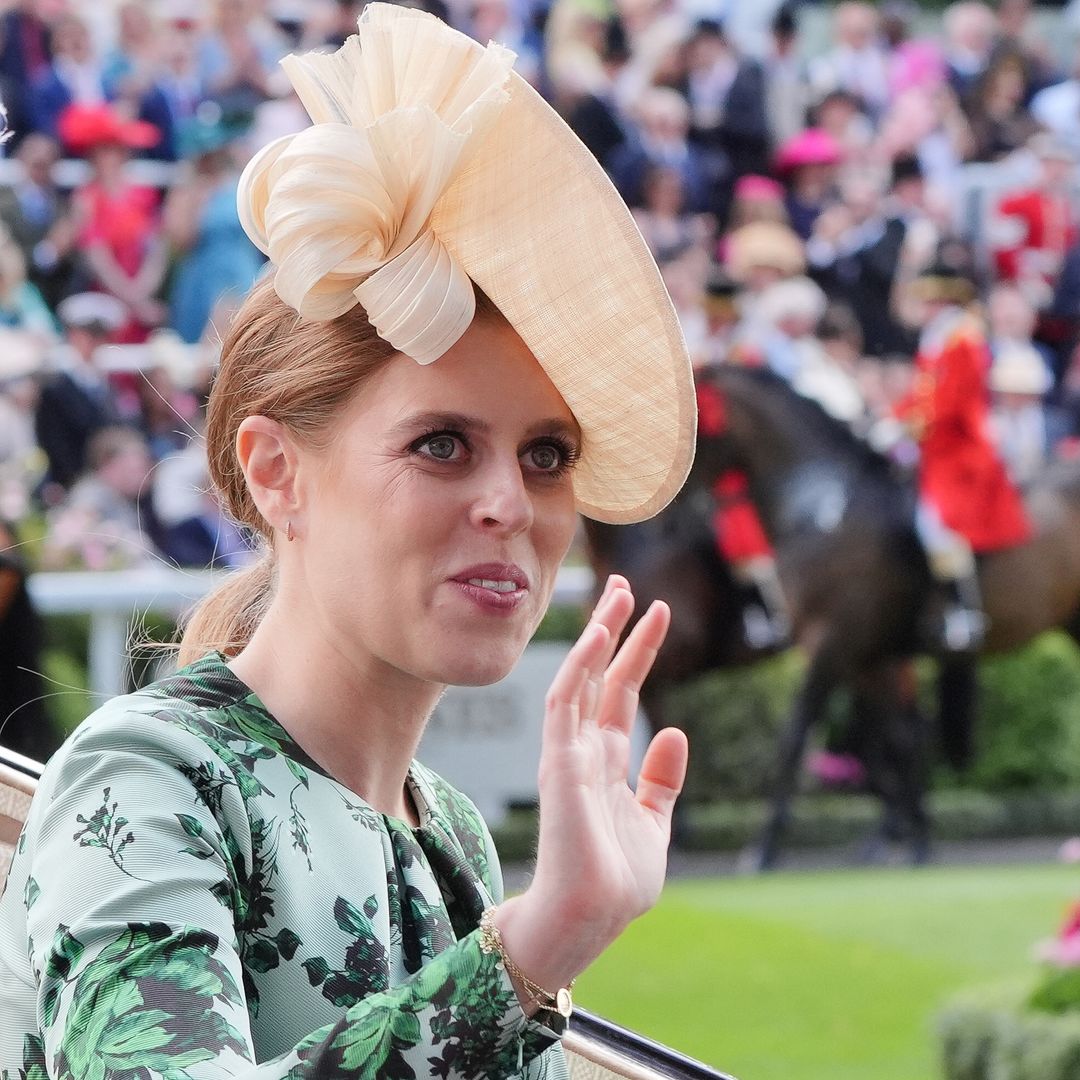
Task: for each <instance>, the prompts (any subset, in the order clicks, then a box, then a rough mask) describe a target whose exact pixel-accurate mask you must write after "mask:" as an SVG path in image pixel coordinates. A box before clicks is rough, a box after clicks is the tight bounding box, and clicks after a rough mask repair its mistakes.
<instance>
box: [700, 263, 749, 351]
mask: <svg viewBox="0 0 1080 1080" xmlns="http://www.w3.org/2000/svg"><path fill="white" fill-rule="evenodd" d="M738 293H739V287H738V285H737V284H736V283H735V281H734V280H733V279H732V278H731V277H730V276H728V274H726V273H725V272H724V271H723V270H721V269H720V268H719V267H713V269H712V270H711V272H710V274H709V277H708V280H707V281H706V283H705V297H704V304H703V309H702V310H703V312H704V315H705V333H704V336H703V338H702V341H701V346H700V348H699V350H698V353H697V354H696V355H694V354H691V359H692V360H693V361H694V364H695V366H698V367H700V366H703V365H707V364H723V363H726V362H727V361H728V360H729V359H730V356H731V351H732V348H733V346H734V345H735V331H736V328H737V327H738V325H739V303H738Z"/></svg>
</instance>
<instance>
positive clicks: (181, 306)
mask: <svg viewBox="0 0 1080 1080" xmlns="http://www.w3.org/2000/svg"><path fill="white" fill-rule="evenodd" d="M180 131H181V147H182V153H183V156H184V157H185V158H187V159H188V160H189V161H190V170H191V171H190V173H189V175H188V177H187V182H186V183H182V184H177V185H175V186H174V187H173V188H172V189H171V190H170V191H169V194H168V196H167V197H166V199H165V206H164V209H163V211H162V222H163V226H164V235H165V239H166V240H167V241H168V243H169V246H170V248H171V250H172V254H173V257H174V260H175V263H174V268H173V273H172V280H171V283H170V285H169V308H170V319H169V321H170V324H171V326H172V328H173V329H174V330H175V331H176V332H177V333H178V334H179V335H180V337H181V338H183V340H184V341H185V342H187V343H188V344H194V343H195V342H197V341H198V340H199V338H200V337H201V336H202V335H203V333H204V332H205V330H206V328H207V325H206V324H207V322H208V321H209V319H210V313H211V312H212V311H213V310H214V305H215V304H216V303H217V302H218V301H219V300H220V299H221V298H222V297H223V296H225V295H226V294H231V295H235V296H236V298H237V299H239V298H240V297H241V296H243V295H244V294H245V293H246V292H247V291H248V289H250V288H251V286H252V284H253V283H254V281H255V279H256V278H257V277H258V276H259V271H260V270H261V268H262V265H263V259H262V255H261V254H260V253H259V252H258V251H257V250H256V249H255V248H254V247H253V246H252V244H251V242H250V241H249V240H248V238H247V236H245V235H244V232H243V230H242V229H241V227H240V219H239V218H238V217H237V214H236V188H237V181H238V180H239V178H240V169H239V166H238V165H237V164H236V158H237V157H238V156H239V150H238V148H237V146H236V141H237V137H238V133H237V132H236V131H234V130H232V129H231V128H230V127H229V126H228V125H226V124H225V123H224V122H223V121H221V120H218V121H217V122H216V123H206V122H203V121H201V120H198V119H193V120H191V121H190V122H189V123H188V124H186V125H183V126H182V127H181V129H180Z"/></svg>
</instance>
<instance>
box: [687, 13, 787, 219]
mask: <svg viewBox="0 0 1080 1080" xmlns="http://www.w3.org/2000/svg"><path fill="white" fill-rule="evenodd" d="M685 56H686V74H685V83H684V85H683V86H682V87H681V89H682V90H683V92H684V94H685V96H686V100H687V101H688V102H689V103H690V138H691V139H692V141H693V142H694V143H695V145H697V146H699V147H701V149H702V151H704V153H705V155H706V160H707V162H708V164H707V170H708V174H709V180H710V183H711V184H713V185H716V184H718V183H719V182H720V181H721V180H724V179H726V178H727V177H730V176H736V177H738V176H742V175H744V174H745V173H760V172H764V171H765V169H766V167H767V165H768V155H769V124H768V119H767V117H766V113H765V104H766V94H765V75H764V71H763V69H762V66H761V64H760V63H758V61H756V60H752V59H748V58H746V57H743V56H740V55H739V54H738V53H737V52H736V50H735V48H734V47H733V46H732V44H731V43H730V42H729V41H728V39H727V37H725V35H724V32H723V29H722V28H721V26H720V24H719V23H716V22H713V21H711V20H708V19H703V20H701V21H700V22H699V23H698V24H697V25H696V26H695V27H694V30H693V33H692V34H691V36H690V39H689V41H687V43H686V53H685ZM716 195H719V196H720V197H719V198H718V199H717V198H716V197H714V200H713V202H712V203H711V204H710V205H711V206H713V207H714V208H715V209H717V211H718V212H719V213H720V214H721V216H722V215H723V213H724V210H725V203H726V200H725V199H724V198H723V197H722V195H723V193H722V192H719V193H716Z"/></svg>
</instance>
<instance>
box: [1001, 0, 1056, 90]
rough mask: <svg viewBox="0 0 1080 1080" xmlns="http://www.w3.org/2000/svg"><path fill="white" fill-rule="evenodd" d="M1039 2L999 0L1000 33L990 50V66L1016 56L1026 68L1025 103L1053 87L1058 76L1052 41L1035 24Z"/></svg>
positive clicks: (1024, 74)
mask: <svg viewBox="0 0 1080 1080" xmlns="http://www.w3.org/2000/svg"><path fill="white" fill-rule="evenodd" d="M1034 13H1035V5H1034V4H1032V2H1031V0H999V2H998V5H997V19H998V35H997V40H996V41H995V42H994V47H993V49H991V52H990V61H989V66H991V67H993V66H994V65H995V64H996V63H998V62H999V61H1000V60H1002V59H1004V58H1005V57H1012V58H1015V59H1016V60H1017V61H1018V62H1019V64H1020V67H1021V70H1022V71H1023V77H1024V102H1025V104H1027V103H1029V102H1030V101H1031V99H1032V97H1033V95H1034V94H1035V93H1036V92H1037V91H1039V90H1041V89H1043V88H1044V87H1046V86H1049V85H1050V84H1051V83H1053V82H1054V80H1055V77H1056V69H1057V63H1056V61H1055V59H1054V56H1053V54H1052V49H1051V42H1050V41H1049V40H1048V39H1047V38H1046V36H1045V34H1043V33H1042V32H1041V31H1040V29H1039V28H1038V27H1037V26H1036V25H1035V24H1034V21H1033V19H1032V15H1034Z"/></svg>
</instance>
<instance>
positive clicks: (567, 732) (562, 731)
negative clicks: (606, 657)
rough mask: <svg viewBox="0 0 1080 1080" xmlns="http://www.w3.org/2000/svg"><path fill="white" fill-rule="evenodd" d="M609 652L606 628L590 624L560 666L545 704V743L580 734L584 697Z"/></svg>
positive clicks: (564, 739) (597, 624) (563, 739)
mask: <svg viewBox="0 0 1080 1080" xmlns="http://www.w3.org/2000/svg"><path fill="white" fill-rule="evenodd" d="M607 648H608V631H607V628H606V627H605V626H603V625H602V624H599V623H590V624H589V625H588V626H587V627H585V629H584V631H583V632H582V634H581V637H579V638H578V639H577V641H576V642H575V643H574V645H573V647H572V648H571V649H570V652H569V653H567V655H566V659H565V660H563V662H562V663H561V664H560V665H559V670H558V671H557V672H556V673H555V678H554V679H552V681H551V686H550V687H549V688H548V692H547V697H546V699H545V702H544V708H545V711H544V741H545V743H546V742H547V740H548V739H549V738H550V739H553V740H555V741H556V742H558V743H560V744H561V743H564V742H565V741H566V740H568V739H571V738H573V737H574V736H575V735H576V734H577V730H578V726H579V724H580V710H581V698H582V694H583V692H584V691H585V688H586V686H587V684H588V682H589V680H590V678H593V677H594V675H593V671H594V668H595V666H596V663H597V660H598V658H599V657H600V656H601V655H603V654H604V653H606V652H607Z"/></svg>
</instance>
